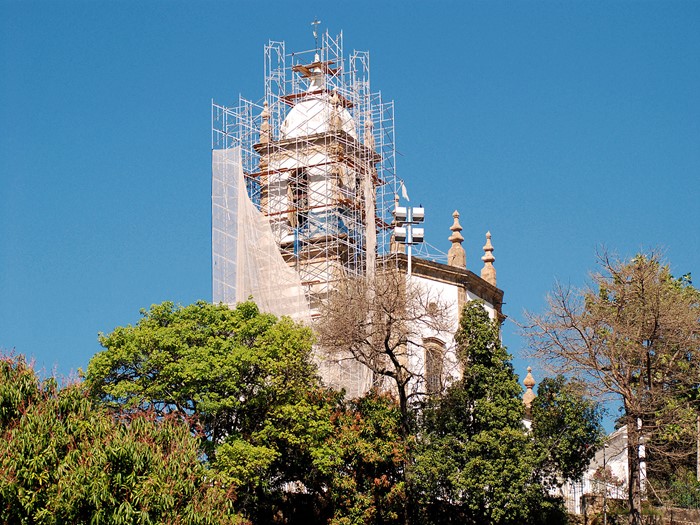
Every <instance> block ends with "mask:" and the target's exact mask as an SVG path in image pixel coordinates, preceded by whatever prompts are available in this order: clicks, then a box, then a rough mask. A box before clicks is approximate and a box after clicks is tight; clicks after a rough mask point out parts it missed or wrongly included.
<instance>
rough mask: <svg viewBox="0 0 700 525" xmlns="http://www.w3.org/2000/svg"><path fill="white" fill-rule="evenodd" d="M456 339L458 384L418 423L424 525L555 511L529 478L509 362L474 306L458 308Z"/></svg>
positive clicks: (530, 455) (530, 465)
mask: <svg viewBox="0 0 700 525" xmlns="http://www.w3.org/2000/svg"><path fill="white" fill-rule="evenodd" d="M456 339H457V342H458V344H459V349H460V356H461V359H462V363H463V367H464V375H463V378H462V379H461V380H460V381H459V382H457V383H455V384H453V385H452V386H451V387H450V388H449V389H448V391H447V393H446V394H445V395H444V397H442V398H441V399H437V400H434V401H433V402H432V403H431V404H430V405H429V406H428V407H427V408H426V410H425V411H424V416H423V428H422V432H421V439H420V443H419V448H418V453H417V455H416V465H415V468H414V479H413V483H414V486H415V490H416V491H417V492H418V493H419V495H420V497H421V499H422V502H423V505H424V508H425V509H426V512H425V514H424V516H422V522H426V523H427V522H433V523H500V524H507V523H524V522H527V521H532V519H534V516H537V515H538V514H539V515H542V514H543V513H544V512H545V511H546V509H547V508H549V507H551V508H550V509H549V510H556V508H557V505H556V502H550V501H548V500H547V498H546V497H545V494H544V492H543V490H542V487H541V486H540V485H539V483H538V482H537V480H536V476H534V474H533V472H534V468H535V460H534V458H535V454H534V451H533V445H532V440H531V439H530V438H529V437H528V435H527V433H526V431H525V428H524V426H523V423H522V421H523V416H524V412H523V411H524V407H523V403H522V400H521V398H520V394H521V392H522V390H521V388H520V386H519V385H518V381H517V377H516V376H515V374H514V372H513V367H512V365H511V362H510V359H511V358H510V355H508V353H507V351H506V349H505V348H504V347H503V346H502V345H501V343H500V337H499V330H498V325H497V324H496V322H495V321H492V320H490V319H489V317H488V313H487V312H486V311H485V310H484V308H483V305H482V304H481V303H479V302H478V301H474V302H470V303H468V304H467V305H465V306H464V309H463V312H462V316H461V319H460V327H459V331H458V333H457V335H456ZM445 502H449V505H446V504H445Z"/></svg>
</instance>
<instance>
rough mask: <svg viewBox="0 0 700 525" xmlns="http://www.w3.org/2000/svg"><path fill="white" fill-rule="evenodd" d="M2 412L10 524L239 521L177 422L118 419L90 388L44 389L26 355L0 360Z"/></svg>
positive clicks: (2, 513)
mask: <svg viewBox="0 0 700 525" xmlns="http://www.w3.org/2000/svg"><path fill="white" fill-rule="evenodd" d="M0 407H2V409H1V412H2V416H1V417H0V432H1V433H2V437H1V438H0V521H2V522H3V523H18V524H62V523H75V524H87V523H90V524H97V523H114V524H119V523H129V524H132V523H142V524H146V523H148V524H150V523H163V524H176V523H178V524H203V525H204V524H226V523H239V522H240V520H239V519H238V518H237V516H236V515H235V514H233V512H232V511H231V509H230V504H231V501H232V500H231V496H232V494H230V493H226V492H225V491H224V490H222V489H221V488H220V487H219V486H218V485H217V481H216V476H215V475H214V473H213V472H211V471H210V470H208V469H206V468H205V467H204V466H203V465H202V464H201V462H200V461H199V457H198V456H199V450H198V441H197V439H196V438H195V437H193V436H192V435H191V433H190V427H189V426H188V425H186V424H183V422H181V421H179V420H178V419H176V418H174V417H167V418H160V419H157V418H155V417H154V415H153V414H152V413H151V414H145V413H134V414H131V415H129V416H128V417H121V418H120V417H114V416H113V415H111V414H109V413H108V412H107V411H106V410H105V409H104V408H103V407H101V406H96V405H95V404H94V403H93V402H92V401H91V400H90V398H89V397H88V396H86V394H85V391H84V389H83V388H82V386H81V385H72V386H69V387H66V388H63V389H59V388H58V387H57V384H56V381H55V380H54V379H52V378H51V379H47V380H45V381H40V380H39V379H38V378H37V377H36V375H35V374H34V372H33V370H32V369H31V368H30V367H29V366H28V365H27V364H26V362H25V361H24V359H23V358H21V357H3V358H2V359H0Z"/></svg>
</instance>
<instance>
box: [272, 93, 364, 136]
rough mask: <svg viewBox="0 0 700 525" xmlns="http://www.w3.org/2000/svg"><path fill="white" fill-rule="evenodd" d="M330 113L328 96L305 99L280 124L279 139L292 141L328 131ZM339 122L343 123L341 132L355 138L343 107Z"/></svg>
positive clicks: (349, 119) (353, 128) (353, 123)
mask: <svg viewBox="0 0 700 525" xmlns="http://www.w3.org/2000/svg"><path fill="white" fill-rule="evenodd" d="M332 111H333V106H332V104H331V103H330V101H329V100H328V95H325V94H324V95H321V96H315V97H309V98H305V99H304V100H302V101H301V102H299V103H297V104H296V105H295V106H294V107H293V108H292V109H291V110H290V111H289V113H288V114H287V118H285V119H284V122H282V126H281V128H280V134H281V138H283V139H292V138H297V137H305V136H307V135H315V134H316V133H325V132H327V131H329V124H330V119H331V114H332ZM340 120H341V122H342V123H343V131H345V132H346V133H347V134H348V135H350V136H352V137H353V138H357V132H356V130H355V122H354V121H353V120H352V116H351V115H350V112H349V111H348V110H347V109H346V108H344V107H341V108H340Z"/></svg>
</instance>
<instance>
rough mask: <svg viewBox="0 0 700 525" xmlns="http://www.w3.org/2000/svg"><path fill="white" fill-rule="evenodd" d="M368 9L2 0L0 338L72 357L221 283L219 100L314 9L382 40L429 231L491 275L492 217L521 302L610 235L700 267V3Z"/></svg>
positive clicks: (585, 262)
mask: <svg viewBox="0 0 700 525" xmlns="http://www.w3.org/2000/svg"><path fill="white" fill-rule="evenodd" d="M374 4H375V3H374V2H327V1H324V2H320V1H309V2H273V1H270V2H262V1H256V2H242V1H237V2H234V1H226V2H223V1H221V2H219V1H201V2H195V1H178V0H168V1H152V2H144V1H97V0H95V1H82V2H78V1H65V2H60V1H45V2H38V1H27V0H25V1H7V0H0V348H2V349H5V350H10V349H15V350H16V351H17V352H19V353H23V354H26V355H28V356H30V357H32V358H34V359H36V361H37V365H38V366H39V367H40V368H44V369H45V370H46V371H47V372H51V371H52V370H53V369H55V370H56V371H57V372H59V373H60V374H69V373H70V372H71V371H75V370H77V369H78V368H79V367H85V366H86V365H87V362H88V360H89V359H90V357H91V356H92V355H93V354H94V353H95V352H97V351H99V350H100V346H99V344H98V342H97V333H98V332H99V331H105V332H108V331H110V330H112V329H113V328H114V327H115V326H117V325H123V324H127V323H134V322H136V321H137V320H138V317H139V309H140V308H144V307H148V306H150V305H151V304H153V303H158V302H161V301H164V300H172V301H175V302H178V303H182V304H187V303H190V302H192V301H195V300H197V299H200V298H204V299H211V271H210V224H211V222H210V137H211V135H210V101H211V99H212V98H213V99H215V100H216V101H217V102H219V103H224V104H230V105H233V104H235V103H236V100H237V97H238V94H239V93H242V94H243V95H244V96H245V97H247V98H249V99H252V100H257V99H259V98H260V97H261V96H262V94H263V71H262V69H263V45H264V44H265V43H266V42H267V40H268V39H273V40H284V41H286V42H287V49H288V50H290V51H291V50H294V49H309V48H310V47H312V44H313V39H312V37H311V31H310V25H309V24H310V22H311V21H312V20H313V18H314V17H316V16H317V17H319V18H320V19H321V20H322V22H323V23H322V26H321V27H322V29H325V28H328V29H329V30H331V32H339V31H340V30H342V31H343V32H344V35H345V47H346V51H350V50H352V49H360V50H369V51H370V52H371V58H372V83H373V88H374V89H375V90H381V91H382V93H383V95H384V96H385V98H390V99H394V100H395V102H396V133H397V145H398V150H399V152H400V155H399V157H398V172H399V176H400V177H402V178H403V179H404V180H405V181H406V183H407V186H408V189H409V193H410V195H411V198H412V201H414V202H421V203H422V204H423V205H424V206H425V207H426V210H427V217H428V219H427V234H428V237H429V239H428V240H429V241H430V242H431V243H432V244H434V245H436V246H438V247H440V248H442V249H443V250H446V249H447V248H448V244H449V243H448V242H447V237H448V235H449V233H450V232H449V229H448V228H449V226H450V224H451V217H450V214H451V212H452V211H453V210H454V209H458V210H459V211H460V212H461V213H462V221H461V222H462V225H463V226H464V232H463V234H464V236H465V238H466V241H465V243H464V245H465V248H466V250H467V258H468V266H469V267H470V269H472V270H473V271H475V272H476V273H478V272H479V270H480V268H481V266H482V265H481V261H480V257H481V255H482V254H483V252H482V251H481V247H482V246H483V244H484V233H485V232H486V230H491V232H492V234H493V244H494V246H495V248H496V251H495V253H494V254H495V256H496V263H495V265H496V268H497V270H498V284H499V286H500V287H501V288H503V289H504V290H505V294H506V295H505V300H506V305H505V312H506V313H507V314H508V315H509V316H510V317H511V318H513V319H516V320H519V319H522V312H523V309H529V310H533V311H540V310H541V309H542V308H543V304H544V296H545V294H546V292H547V291H548V290H549V289H551V287H552V284H553V283H554V280H555V278H558V279H560V280H562V281H564V282H571V283H572V284H582V283H583V282H584V280H585V278H586V276H587V274H588V272H589V271H590V270H591V269H592V268H593V267H594V264H595V256H594V254H595V251H596V249H597V248H598V247H599V246H601V245H605V246H607V247H608V248H609V249H611V250H613V251H616V252H617V253H619V254H620V255H622V256H630V255H633V254H634V253H635V252H637V251H639V250H640V249H642V248H648V247H662V248H664V249H665V250H666V255H667V258H668V260H669V261H670V262H671V264H672V270H673V271H674V273H678V274H680V273H685V272H689V271H690V272H694V273H695V274H696V275H698V276H700V266H699V261H700V236H699V235H698V230H699V227H700V211H699V210H698V198H699V197H700V2H697V1H692V2H680V1H677V2H674V1H670V2H668V1H664V2H661V1H658V2H652V1H644V2H629V1H628V2H611V1H601V2H597V1H571V0H567V1H561V2H543V1H540V2H522V1H512V2H498V1H488V2H487V1H483V2H470V1H466V2H443V3H440V2H398V1H397V2H384V3H382V2H376V5H374ZM505 342H506V343H507V344H508V346H509V348H510V350H511V352H512V353H514V354H515V355H516V357H517V359H516V365H517V366H516V368H517V370H518V372H519V373H520V374H521V377H522V375H523V372H524V368H525V366H526V364H525V361H524V360H523V359H522V357H523V355H524V348H523V345H524V343H523V341H522V340H521V339H520V337H519V336H518V335H517V332H516V330H515V329H514V328H513V325H512V324H511V323H508V324H507V325H506V332H505ZM535 374H536V376H537V375H538V372H537V369H536V370H535Z"/></svg>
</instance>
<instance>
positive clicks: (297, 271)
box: [212, 32, 503, 395]
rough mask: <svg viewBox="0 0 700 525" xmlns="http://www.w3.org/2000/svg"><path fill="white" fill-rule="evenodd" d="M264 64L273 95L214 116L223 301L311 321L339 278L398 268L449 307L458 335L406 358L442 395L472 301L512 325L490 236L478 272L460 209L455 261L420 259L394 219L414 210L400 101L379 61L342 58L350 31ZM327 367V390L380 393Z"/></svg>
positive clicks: (215, 217) (277, 45)
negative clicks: (380, 77) (381, 85)
mask: <svg viewBox="0 0 700 525" xmlns="http://www.w3.org/2000/svg"><path fill="white" fill-rule="evenodd" d="M264 55H265V83H264V88H265V92H264V96H263V98H262V99H261V100H260V101H259V102H251V101H248V100H246V99H243V98H241V99H240V101H239V104H238V105H237V106H235V107H227V106H222V105H218V104H213V107H212V137H213V140H212V150H213V151H212V173H213V177H212V264H213V300H214V302H223V303H226V304H230V305H234V304H236V303H237V302H240V301H244V300H246V299H248V298H250V297H252V299H253V300H254V301H256V303H258V305H259V307H260V308H261V309H262V310H264V311H269V312H272V313H274V314H277V315H289V316H291V317H292V318H294V319H297V320H300V321H304V322H313V319H314V318H315V317H316V316H317V315H318V312H319V308H320V306H321V304H322V302H323V301H324V299H325V298H326V297H328V294H329V293H331V292H332V290H333V287H334V285H336V284H337V283H338V282H339V281H340V280H342V279H345V278H348V277H360V278H361V277H362V276H365V275H368V274H374V273H375V272H381V271H382V270H383V269H386V268H388V267H391V268H393V269H396V270H398V271H400V272H402V273H403V275H405V279H406V280H407V282H410V283H412V285H416V286H419V287H421V288H423V289H425V290H426V291H428V292H429V293H430V294H434V295H436V296H439V297H440V299H441V301H443V302H444V303H445V304H446V305H448V306H449V309H450V314H449V315H450V324H451V329H450V330H448V331H446V333H430V332H429V331H426V333H424V334H423V344H421V345H418V346H417V347H416V348H408V349H407V359H408V361H409V363H410V366H411V367H413V368H416V369H419V370H422V371H423V373H422V374H420V375H421V376H422V377H424V378H425V379H424V383H425V384H422V385H416V388H419V387H420V388H422V389H424V390H427V391H431V390H435V389H436V388H438V385H442V384H445V383H446V382H449V379H450V378H449V377H443V376H444V375H445V374H450V373H452V372H448V371H447V370H448V367H443V366H442V365H441V364H439V363H436V362H435V358H434V357H433V356H435V355H439V356H441V357H442V358H443V359H448V360H450V359H451V360H452V361H456V359H455V357H454V341H453V340H452V334H454V332H455V330H456V329H457V324H458V319H459V312H460V310H461V307H462V305H463V304H464V303H465V302H466V301H470V300H475V299H479V300H481V301H483V303H484V306H485V308H486V309H487V310H488V311H489V314H490V315H491V317H492V318H494V319H499V320H502V319H503V313H502V310H501V306H502V304H503V291H502V290H500V289H499V288H498V287H497V285H496V270H495V268H494V265H493V263H494V260H495V259H494V256H493V246H492V244H491V235H490V233H487V235H486V244H485V246H484V254H483V256H482V257H481V260H482V261H483V268H481V269H480V271H479V274H476V273H474V272H472V271H470V270H469V269H467V266H466V261H467V257H466V254H465V251H464V249H463V247H462V241H463V240H464V239H463V237H462V234H461V231H462V226H461V225H460V223H459V214H458V213H457V212H454V214H453V216H452V226H451V227H449V224H450V217H449V216H448V217H445V233H446V234H447V233H448V232H447V229H448V227H449V229H450V234H449V236H448V235H446V237H447V238H448V239H449V242H450V248H449V252H448V253H447V256H446V257H444V258H443V259H439V258H435V259H434V260H431V258H429V257H425V256H422V255H421V256H415V255H413V254H412V253H411V252H412V249H411V248H412V246H411V241H412V240H415V239H411V237H410V233H409V237H408V238H406V237H405V233H404V232H405V230H401V228H402V227H403V226H404V225H403V224H402V223H401V221H400V220H399V219H397V209H402V207H406V205H407V204H409V203H407V202H401V197H402V195H404V196H405V190H404V184H403V181H402V180H401V179H400V178H399V177H398V175H397V173H396V162H395V148H394V121H393V114H394V106H393V102H387V101H384V100H383V99H382V97H381V94H380V93H378V92H372V91H371V89H370V83H369V78H370V75H369V71H370V70H369V54H368V53H366V52H358V51H355V52H353V53H352V54H351V55H350V56H344V53H343V37H342V34H341V35H339V36H337V37H334V36H331V35H329V34H328V33H327V32H326V33H325V34H323V35H321V37H320V41H319V39H317V43H316V46H315V47H314V48H313V49H311V50H308V51H302V52H295V53H287V52H286V50H285V45H284V43H283V42H270V43H269V44H268V45H267V46H265V50H264ZM404 201H405V199H404ZM450 356H451V357H450ZM321 365H322V366H321V371H322V374H323V375H324V377H325V379H326V380H327V382H329V383H337V382H338V381H339V378H340V377H341V376H342V377H344V379H343V380H342V381H340V382H341V383H343V384H340V385H335V386H343V387H345V388H346V389H347V391H348V393H349V395H359V394H361V393H363V391H364V390H366V389H367V388H369V386H370V385H371V378H368V377H367V374H364V375H363V373H362V371H361V370H357V369H354V370H355V371H354V372H352V373H351V374H350V376H349V377H348V376H347V374H346V375H343V374H339V373H338V367H341V366H343V365H342V363H340V361H338V362H333V361H332V360H330V361H328V360H325V361H323V362H322V363H321ZM353 374H354V376H355V377H353ZM353 385H354V387H353Z"/></svg>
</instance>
